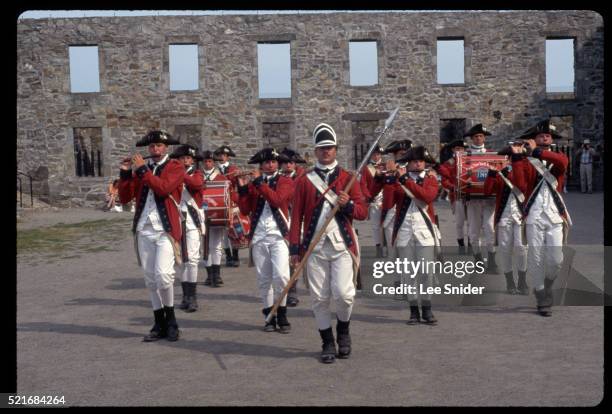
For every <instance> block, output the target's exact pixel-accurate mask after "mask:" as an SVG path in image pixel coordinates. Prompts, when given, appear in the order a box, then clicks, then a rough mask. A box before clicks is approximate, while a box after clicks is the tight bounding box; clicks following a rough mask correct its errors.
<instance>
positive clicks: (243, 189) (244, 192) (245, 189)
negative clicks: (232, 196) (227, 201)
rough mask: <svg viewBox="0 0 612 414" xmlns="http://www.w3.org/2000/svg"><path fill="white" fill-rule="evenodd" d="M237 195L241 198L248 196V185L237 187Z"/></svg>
mask: <svg viewBox="0 0 612 414" xmlns="http://www.w3.org/2000/svg"><path fill="white" fill-rule="evenodd" d="M238 194H239V195H241V196H245V195H248V194H249V185H248V184H247V185H239V186H238Z"/></svg>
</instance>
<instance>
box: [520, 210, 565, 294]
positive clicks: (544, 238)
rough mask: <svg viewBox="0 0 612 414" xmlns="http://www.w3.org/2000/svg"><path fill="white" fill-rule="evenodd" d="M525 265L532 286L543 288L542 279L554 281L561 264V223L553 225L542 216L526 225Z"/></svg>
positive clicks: (538, 288)
mask: <svg viewBox="0 0 612 414" xmlns="http://www.w3.org/2000/svg"><path fill="white" fill-rule="evenodd" d="M526 232H527V242H528V243H529V250H528V253H527V264H528V266H529V271H530V272H531V275H532V278H533V286H534V287H535V288H536V289H537V290H540V289H543V288H544V278H545V277H546V278H547V279H555V278H556V277H557V274H558V273H559V270H561V265H562V264H563V223H557V224H554V223H552V222H551V221H550V219H549V218H548V217H547V216H546V215H545V214H542V216H541V217H540V220H538V221H537V222H536V223H534V224H527V228H526Z"/></svg>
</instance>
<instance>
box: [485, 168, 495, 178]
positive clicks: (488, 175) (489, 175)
mask: <svg viewBox="0 0 612 414" xmlns="http://www.w3.org/2000/svg"><path fill="white" fill-rule="evenodd" d="M496 175H497V171H495V170H489V172H488V173H487V177H491V178H495V176H496Z"/></svg>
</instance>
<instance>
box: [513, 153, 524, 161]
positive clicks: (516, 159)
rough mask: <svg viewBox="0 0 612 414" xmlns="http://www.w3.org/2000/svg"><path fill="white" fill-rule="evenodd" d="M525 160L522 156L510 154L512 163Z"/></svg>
mask: <svg viewBox="0 0 612 414" xmlns="http://www.w3.org/2000/svg"><path fill="white" fill-rule="evenodd" d="M523 158H525V155H524V154H512V162H517V161H520V160H522V159H523Z"/></svg>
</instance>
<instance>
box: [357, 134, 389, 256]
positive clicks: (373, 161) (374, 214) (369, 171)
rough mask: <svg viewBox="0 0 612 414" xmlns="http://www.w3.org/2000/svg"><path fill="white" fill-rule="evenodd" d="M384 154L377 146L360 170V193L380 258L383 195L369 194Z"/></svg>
mask: <svg viewBox="0 0 612 414" xmlns="http://www.w3.org/2000/svg"><path fill="white" fill-rule="evenodd" d="M384 152H385V150H384V148H383V147H382V146H380V145H377V146H376V148H374V150H372V156H371V157H370V160H369V161H368V163H367V164H366V165H364V166H363V168H362V169H361V180H360V182H359V183H360V184H361V192H362V193H363V196H364V197H365V199H366V202H367V203H368V205H369V207H368V220H370V222H371V228H372V238H373V239H374V245H375V246H376V257H382V236H383V234H382V231H381V213H382V202H383V194H382V192H380V191H379V192H378V194H376V195H375V196H374V195H372V194H371V193H370V189H372V188H374V177H375V176H376V173H377V172H378V171H381V170H382V169H383V168H384V166H385V165H384V163H383V159H382V155H383V153H384Z"/></svg>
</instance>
